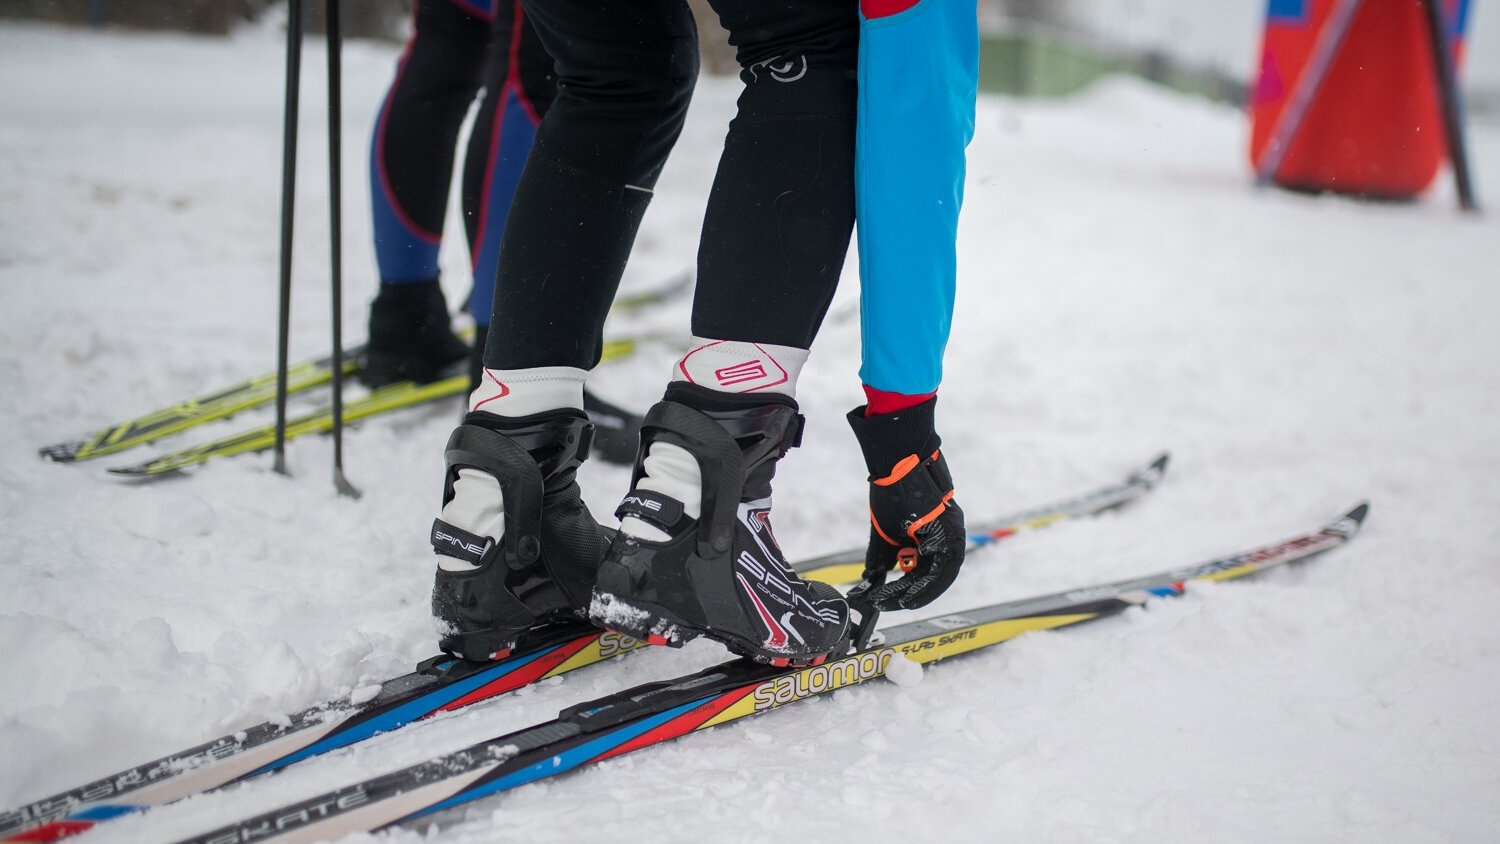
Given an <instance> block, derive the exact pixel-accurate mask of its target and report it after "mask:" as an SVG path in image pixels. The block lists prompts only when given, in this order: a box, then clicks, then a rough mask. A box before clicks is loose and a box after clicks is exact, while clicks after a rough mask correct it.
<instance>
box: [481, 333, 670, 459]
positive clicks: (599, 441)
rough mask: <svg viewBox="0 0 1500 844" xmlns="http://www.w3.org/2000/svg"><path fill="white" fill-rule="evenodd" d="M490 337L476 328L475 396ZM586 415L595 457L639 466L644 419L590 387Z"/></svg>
mask: <svg viewBox="0 0 1500 844" xmlns="http://www.w3.org/2000/svg"><path fill="white" fill-rule="evenodd" d="M489 335H490V328H489V326H487V325H478V326H475V327H474V345H473V347H471V350H470V352H469V392H471V393H472V392H474V391H475V390H476V389H478V387H479V379H481V378H483V377H484V344H485V341H486V340H487V339H488V338H489ZM583 412H584V413H587V414H588V416H589V421H590V422H592V423H594V442H593V445H591V446H590V449H591V450H592V451H593V454H594V456H595V457H598V458H599V459H600V460H603V461H605V462H606V463H618V464H620V465H621V466H629V465H630V464H632V463H634V462H635V448H636V445H638V444H639V443H640V441H641V417H639V416H637V415H636V414H634V413H631V412H630V411H628V410H626V409H625V408H623V407H620V406H618V405H613V404H610V403H609V402H607V401H605V400H604V399H601V398H599V397H598V396H596V395H594V394H593V392H591V391H590V390H589V389H588V388H587V387H585V388H584V390H583Z"/></svg>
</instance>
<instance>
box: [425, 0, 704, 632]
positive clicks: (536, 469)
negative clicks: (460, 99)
mask: <svg viewBox="0 0 1500 844" xmlns="http://www.w3.org/2000/svg"><path fill="white" fill-rule="evenodd" d="M526 11H527V13H528V14H529V15H530V16H531V19H532V21H533V23H534V24H535V25H536V28H537V32H538V34H539V35H540V36H541V38H542V41H543V43H544V44H545V45H546V46H547V48H548V51H549V52H550V53H552V54H553V55H554V56H555V58H556V61H557V64H556V66H557V70H558V75H559V80H560V83H561V84H560V85H559V90H558V95H557V98H556V100H555V101H554V103H553V106H552V108H551V109H550V110H548V112H547V114H546V116H545V117H544V118H543V119H542V122H541V125H540V126H539V127H538V131H537V137H536V141H535V143H534V145H533V148H532V152H531V154H530V156H529V157H528V159H527V163H526V166H525V168H524V170H523V171H522V175H521V180H520V183H519V185H518V186H517V190H516V196H515V198H514V200H513V201H512V210H511V214H510V215H509V218H508V220H507V223H506V227H505V234H504V237H503V239H502V245H501V249H500V255H499V270H498V274H497V278H496V291H495V302H494V306H493V308H492V318H491V320H490V326H491V330H490V332H489V336H488V341H487V343H486V345H485V351H484V359H483V362H484V368H483V373H482V380H481V384H480V386H479V388H478V389H476V390H475V392H474V393H473V394H472V395H471V397H470V409H471V413H470V415H469V417H468V419H467V420H466V423H465V425H463V426H460V428H459V430H458V431H457V432H455V434H454V437H455V447H453V448H450V450H449V457H448V465H449V471H448V474H447V478H448V480H447V482H446V484H445V489H444V506H443V511H442V516H441V517H440V519H439V522H440V524H439V526H438V527H439V530H435V531H434V534H433V549H434V551H435V552H436V553H437V554H438V555H439V567H438V574H437V581H436V584H435V588H434V596H433V611H434V614H435V615H436V616H437V617H438V618H439V620H440V621H442V622H443V623H444V624H445V625H446V626H447V628H448V635H447V636H446V637H445V639H444V642H443V644H444V647H445V648H447V649H448V650H450V651H451V652H455V653H459V654H461V655H463V656H466V657H468V658H479V659H483V658H490V657H491V656H492V655H494V654H497V653H501V652H503V650H504V648H503V647H501V646H503V645H505V644H506V643H507V642H510V641H513V640H514V639H515V638H516V637H517V636H519V635H520V633H521V632H522V631H523V630H524V625H527V624H531V623H536V622H539V621H545V620H546V618H547V617H548V614H549V613H550V614H553V617H555V616H556V614H557V613H560V612H577V611H580V610H582V609H583V608H584V607H586V606H587V603H588V597H589V591H590V589H591V588H592V581H593V575H594V572H595V569H596V568H597V566H598V562H599V560H600V559H601V557H602V556H603V552H604V549H605V547H606V546H607V544H608V543H607V536H608V534H607V532H606V531H605V530H604V529H603V528H601V527H599V525H598V524H597V523H596V522H595V521H594V520H593V518H592V516H590V515H589V514H588V510H587V508H586V507H584V506H583V503H582V501H581V500H580V499H579V497H578V495H577V486H576V480H574V471H573V469H574V468H576V465H577V464H578V463H580V462H581V461H582V460H583V459H584V458H585V457H586V456H587V443H588V441H589V438H590V435H591V433H592V429H591V426H590V425H589V423H588V422H587V418H586V417H585V416H584V414H583V412H582V406H583V381H584V378H585V377H586V375H587V370H588V369H590V368H592V367H593V366H594V365H595V364H596V363H598V361H599V357H600V355H601V353H602V334H601V330H602V325H603V322H604V317H605V315H606V314H607V312H608V308H609V302H610V300H611V299H612V298H613V296H614V293H615V289H616V288H617V286H618V284H619V279H620V274H621V272H623V270H624V264H625V258H626V257H627V256H628V255H629V251H630V244H631V241H632V240H633V239H634V236H635V232H636V228H637V227H638V225H639V223H640V217H641V214H642V213H644V211H645V207H646V203H647V201H649V198H650V193H651V188H652V187H653V186H654V185H655V182H656V177H657V175H658V174H659V173H660V170H661V166H662V164H663V162H664V161H665V158H666V155H667V152H668V150H670V148H671V145H672V143H673V142H674V141H675V139H676V137H677V134H678V132H679V131H680V129H681V126H682V120H683V117H684V116H685V114H686V107H687V102H688V97H689V96H690V94H691V88H692V85H693V82H694V79H695V78H696V72H697V42H696V28H695V26H694V23H693V19H692V15H691V13H690V12H689V10H688V8H687V6H686V4H685V3H683V2H682V0H664V2H654V0H617V2H614V3H610V4H606V5H605V6H603V7H599V6H596V5H594V4H591V3H586V2H582V0H543V2H539V3H535V4H531V5H528V7H527V10H526ZM557 197H566V198H567V199H568V201H566V202H557V201H556V198H557ZM538 426H540V427H541V430H537V428H538ZM480 431H483V432H484V433H479V432H480ZM460 440H461V442H459V441H460ZM559 455H561V457H560V458H559ZM559 459H560V460H561V461H562V462H561V463H557V462H556V461H557V460H559ZM555 466H561V467H563V468H560V469H558V468H553V467H555ZM450 528H451V530H450ZM439 533H441V534H442V535H441V536H439ZM448 537H457V541H450V540H449V539H448ZM497 549H498V550H497ZM518 572H519V573H518ZM564 603H565V604H566V606H567V607H568V609H567V610H563V608H562V607H563V604H564ZM528 614H529V615H528Z"/></svg>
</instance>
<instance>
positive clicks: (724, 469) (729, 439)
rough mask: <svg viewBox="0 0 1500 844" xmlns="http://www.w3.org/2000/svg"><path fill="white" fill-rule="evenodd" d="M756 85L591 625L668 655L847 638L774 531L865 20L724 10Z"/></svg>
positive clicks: (828, 596) (721, 178)
mask: <svg viewBox="0 0 1500 844" xmlns="http://www.w3.org/2000/svg"><path fill="white" fill-rule="evenodd" d="M714 8H715V10H716V11H717V12H718V14H719V16H720V20H721V21H722V22H723V23H724V25H725V27H726V28H727V29H728V30H729V33H730V43H732V44H734V45H735V46H736V47H737V49H738V59H739V62H740V64H741V67H742V71H741V74H740V75H741V79H742V80H743V81H744V83H745V88H744V91H743V93H742V94H741V96H740V100H739V114H738V115H737V116H736V117H735V120H734V122H733V123H732V124H731V127H730V131H729V134H728V136H727V137H726V139H725V144H724V153H723V157H722V158H721V159H720V163H719V170H718V174H717V176H716V178H715V182H714V188H713V193H712V194H711V196H710V200H709V208H708V212H707V214H706V215H705V220H704V228H703V236H702V241H701V244H700V248H699V273H698V276H699V281H698V287H697V291H696V293H695V298H694V303H693V333H694V335H695V337H694V340H693V344H692V348H691V349H690V351H689V352H688V354H687V355H685V356H684V357H683V358H682V359H681V360H680V361H679V362H678V364H677V366H676V370H675V373H674V381H673V383H672V384H671V386H669V387H668V388H667V391H666V395H665V396H664V398H663V400H662V401H661V402H660V403H658V404H657V405H656V406H655V407H653V408H652V409H651V410H650V411H649V412H648V413H647V415H646V420H645V423H644V424H643V426H642V441H641V448H640V451H639V456H638V458H637V463H636V468H635V473H634V479H633V482H632V489H631V492H630V493H629V494H628V495H627V496H626V497H625V500H624V501H623V502H622V504H621V505H620V509H619V510H618V511H617V512H616V515H618V516H619V517H620V518H621V519H622V524H621V529H620V532H619V534H618V535H617V536H616V539H615V542H614V543H613V544H612V546H611V548H610V551H609V554H608V555H607V556H606V558H605V561H604V563H603V564H602V565H601V567H600V572H599V580H598V583H597V586H596V588H595V592H594V601H593V605H592V606H591V608H590V616H591V617H592V618H593V619H594V620H595V621H596V622H598V623H600V624H603V625H604V626H607V627H611V628H614V629H618V630H620V631H622V632H625V633H627V634H629V635H633V636H637V637H638V638H643V639H646V640H647V641H651V642H654V643H658V644H667V645H680V644H682V642H684V641H687V640H688V639H691V638H693V637H696V636H699V635H704V636H708V637H710V638H713V639H716V640H718V641H721V642H724V643H725V644H726V645H728V646H729V647H730V648H731V649H732V650H734V651H736V652H738V653H741V654H744V655H747V656H751V657H753V658H756V659H759V660H761V661H766V662H771V663H774V664H786V663H798V664H802V663H812V662H817V661H820V660H821V659H823V658H825V657H826V656H827V655H828V654H829V653H831V652H833V651H834V650H836V649H837V648H838V647H839V645H840V643H841V642H842V641H843V637H844V633H845V629H846V627H847V624H848V611H847V607H846V606H845V605H844V602H843V600H842V598H840V597H839V595H838V592H837V591H836V590H834V589H833V588H832V587H829V586H827V585H825V584H819V583H809V582H805V581H803V580H801V579H800V578H798V577H797V576H796V574H795V573H794V572H793V571H792V570H791V568H790V566H788V565H787V563H786V559H785V556H784V555H783V553H782V552H781V549H780V547H779V546H778V544H777V542H776V540H775V537H774V536H773V535H772V532H771V529H770V521H769V516H770V504H771V480H772V476H773V475H774V473H775V466H776V463H777V461H779V460H780V459H781V457H782V456H783V455H784V454H786V452H787V450H788V449H790V448H791V447H793V446H794V445H796V444H797V442H798V441H799V439H800V432H801V425H802V417H801V415H800V414H799V413H798V408H797V403H796V400H795V394H796V381H797V373H798V372H799V371H800V369H801V366H802V363H803V362H804V361H805V360H806V358H807V349H808V347H809V346H810V345H811V343H812V339H813V337H814V335H815V334H816V333H817V330H818V326H819V324H820V323H821V321H822V319H823V316H824V314H825V313H826V311H827V307H828V303H829V301H830V300H831V298H832V295H833V291H834V288H835V286H836V285H837V282H838V277H839V273H840V271H841V269H842V265H843V258H844V254H845V252H846V251H847V249H848V245H849V236H850V232H851V229H852V226H853V216H854V213H853V175H852V173H853V145H854V135H853V133H854V111H855V93H856V92H855V84H854V69H855V63H856V57H857V52H856V51H857V35H858V20H857V18H856V16H855V13H854V9H853V7H852V5H850V4H848V3H844V2H835V0H826V1H825V2H815V3H801V4H791V3H772V2H758V0H749V1H748V2H747V0H717V2H715V3H714Z"/></svg>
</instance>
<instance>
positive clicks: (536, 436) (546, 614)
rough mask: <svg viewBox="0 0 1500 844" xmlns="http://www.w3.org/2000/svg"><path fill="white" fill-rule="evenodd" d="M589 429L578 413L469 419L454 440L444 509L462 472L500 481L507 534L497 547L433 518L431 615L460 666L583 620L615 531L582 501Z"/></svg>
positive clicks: (502, 653) (487, 415) (483, 415)
mask: <svg viewBox="0 0 1500 844" xmlns="http://www.w3.org/2000/svg"><path fill="white" fill-rule="evenodd" d="M591 432H592V428H591V426H590V425H589V421H588V419H587V417H585V416H584V415H583V413H582V411H578V410H556V411H551V412H548V413H539V414H536V415H534V416H525V417H519V418H506V417H501V416H495V415H493V414H490V413H484V412H482V411H481V412H475V413H470V414H469V415H468V416H467V417H466V418H465V421H464V424H462V425H460V426H459V427H458V428H457V429H456V430H455V431H454V432H453V435H452V437H450V438H449V440H448V450H447V453H446V457H447V461H448V475H447V480H446V482H445V483H444V486H443V503H444V504H445V505H446V504H447V503H448V502H449V501H451V500H452V499H453V495H454V488H453V485H454V483H455V481H456V480H457V479H458V472H459V470H460V469H478V470H481V471H483V472H486V473H488V474H490V475H491V476H493V477H494V478H496V479H498V480H499V483H500V494H501V501H502V502H503V507H504V511H505V527H504V533H503V536H502V537H501V538H500V541H499V542H496V541H494V540H493V539H491V538H490V537H487V536H481V535H478V534H474V533H470V532H468V531H466V530H462V529H460V528H457V527H455V526H453V525H450V524H448V523H447V522H444V521H443V520H442V519H441V518H439V519H436V520H435V521H434V522H433V525H432V546H433V551H434V553H437V554H439V555H441V556H443V557H449V558H454V559H452V560H445V561H444V562H443V563H441V564H440V565H439V567H438V571H437V579H436V581H435V583H434V585H433V591H432V614H433V615H434V616H436V617H437V618H438V620H439V621H441V622H443V624H444V625H445V627H446V630H445V633H444V635H443V636H442V638H441V640H440V642H439V644H440V646H441V647H442V649H443V650H444V651H447V652H448V653H450V654H453V655H454V656H458V657H461V658H463V659H469V660H475V661H484V660H491V659H500V658H502V657H504V656H506V655H507V654H509V653H510V651H511V649H512V648H514V647H515V646H516V644H517V642H518V641H519V640H521V639H522V638H523V637H524V634H525V633H526V632H527V631H528V630H532V629H534V628H537V627H540V626H543V625H549V624H553V623H569V622H571V623H575V624H582V623H583V622H582V621H581V620H582V619H583V617H584V615H585V612H586V610H587V608H588V605H589V597H590V591H591V590H592V589H593V586H594V576H595V574H596V572H597V570H598V567H599V561H600V559H602V558H603V556H604V552H605V550H606V549H607V548H608V547H609V540H610V531H609V530H608V529H606V528H604V527H602V526H601V525H600V524H599V523H598V522H596V521H594V517H593V516H592V515H591V514H590V513H589V510H588V507H587V506H586V505H585V504H584V503H583V499H582V498H581V497H580V495H579V489H578V481H577V479H576V474H577V469H578V466H579V465H580V464H581V463H583V461H584V459H585V458H587V457H588V450H589V438H590V434H591Z"/></svg>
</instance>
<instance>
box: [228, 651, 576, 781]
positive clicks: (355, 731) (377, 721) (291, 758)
mask: <svg viewBox="0 0 1500 844" xmlns="http://www.w3.org/2000/svg"><path fill="white" fill-rule="evenodd" d="M559 647H561V646H560V645H553V646H552V647H550V648H543V649H542V650H539V651H537V652H536V653H533V654H529V655H527V656H523V657H517V658H515V659H509V660H506V661H504V662H499V663H496V664H495V665H494V666H493V667H492V668H487V669H485V670H484V671H481V672H479V673H478V674H475V675H474V676H473V677H469V678H467V679H465V680H462V681H460V682H457V683H452V684H449V685H446V686H442V687H439V688H436V689H433V690H432V691H431V692H428V693H427V694H425V695H422V696H421V697H419V698H417V699H416V700H413V701H411V702H410V703H407V704H406V705H404V706H399V707H397V708H395V709H392V710H391V711H389V712H385V713H382V714H381V715H380V716H379V717H376V718H371V719H370V720H368V721H365V722H363V723H361V724H359V725H357V726H355V727H353V728H350V729H347V730H340V731H338V732H335V733H334V734H333V735H331V736H328V737H327V738H325V739H323V740H322V741H319V742H317V743H315V744H310V745H308V746H307V747H304V748H302V749H301V750H299V751H296V752H295V753H291V754H288V755H286V756H283V757H282V758H280V759H277V760H276V761H275V762H271V763H269V764H267V765H265V766H263V767H261V768H257V769H256V770H254V771H251V772H250V773H248V774H246V775H245V777H246V778H249V777H254V776H259V775H260V774H264V773H266V772H268V771H278V770H280V769H282V768H285V767H286V766H288V765H290V764H292V763H294V762H300V761H301V760H303V759H306V758H308V757H310V756H316V755H318V754H320V753H326V752H328V751H330V750H336V749H338V748H340V747H344V746H346V745H350V744H354V743H355V742H358V741H362V740H364V739H367V738H369V737H371V736H373V735H376V734H378V733H385V732H390V731H391V730H395V729H397V728H399V727H403V726H405V725H407V724H410V723H411V722H413V721H416V720H419V719H421V718H424V717H426V716H428V715H431V714H432V713H433V712H436V711H437V710H439V709H441V708H443V707H444V706H446V705H448V704H449V703H452V702H453V701H455V700H458V699H459V698H461V697H463V696H464V695H467V694H468V693H470V692H472V691H474V690H475V689H477V688H479V687H481V686H484V685H487V684H489V683H493V682H494V681H496V680H498V679H500V678H501V677H505V676H507V675H509V674H511V673H513V672H515V671H516V670H518V669H520V668H524V667H525V666H527V665H530V664H531V663H533V662H535V661H536V660H537V659H539V658H541V657H543V656H546V655H548V654H550V653H552V652H553V651H555V650H557V649H558V648H559Z"/></svg>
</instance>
